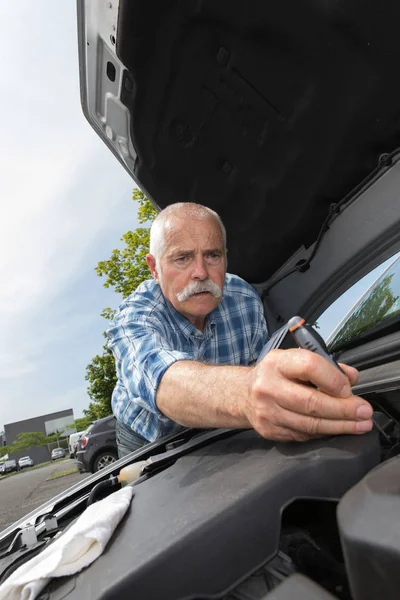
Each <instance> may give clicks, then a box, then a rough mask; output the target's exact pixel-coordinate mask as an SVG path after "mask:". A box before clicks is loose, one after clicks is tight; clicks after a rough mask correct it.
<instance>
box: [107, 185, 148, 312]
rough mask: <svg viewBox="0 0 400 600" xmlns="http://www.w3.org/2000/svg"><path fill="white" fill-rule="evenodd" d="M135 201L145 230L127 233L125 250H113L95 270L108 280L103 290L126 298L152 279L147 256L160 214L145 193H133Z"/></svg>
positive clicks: (141, 228) (124, 240) (140, 229)
mask: <svg viewBox="0 0 400 600" xmlns="http://www.w3.org/2000/svg"><path fill="white" fill-rule="evenodd" d="M132 198H133V200H134V201H135V202H138V204H139V208H138V221H139V224H140V225H143V227H138V228H137V229H135V231H128V232H127V233H125V234H124V235H123V236H122V238H121V241H122V242H123V243H124V247H123V248H122V249H115V250H113V251H112V253H111V256H110V258H109V259H108V260H102V261H100V262H99V263H98V265H97V267H96V272H97V275H99V277H105V278H106V280H105V282H104V284H103V285H104V287H105V288H109V287H112V288H114V290H115V291H116V292H117V293H118V294H121V295H122V297H123V298H126V297H127V296H129V294H131V293H132V292H133V291H134V290H135V289H136V288H137V287H138V285H139V284H141V283H142V281H144V280H145V279H148V278H149V270H148V268H147V263H146V254H147V253H148V252H149V241H150V224H151V221H152V220H153V219H154V217H155V216H156V214H157V211H156V210H155V208H154V207H153V205H152V204H151V202H150V200H149V199H148V198H146V196H145V195H144V194H143V192H142V191H140V190H138V189H135V190H133V195H132ZM146 225H147V226H146ZM108 311H111V309H109V308H106V309H104V311H103V313H102V314H103V316H105V317H106V318H107V317H109V316H110V313H109V312H108Z"/></svg>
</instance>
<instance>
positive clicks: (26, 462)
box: [18, 456, 35, 469]
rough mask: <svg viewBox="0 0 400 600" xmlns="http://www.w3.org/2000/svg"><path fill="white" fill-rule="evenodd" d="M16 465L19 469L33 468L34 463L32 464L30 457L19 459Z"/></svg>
mask: <svg viewBox="0 0 400 600" xmlns="http://www.w3.org/2000/svg"><path fill="white" fill-rule="evenodd" d="M18 464H19V466H20V468H21V469H23V468H24V467H33V465H34V464H35V463H34V462H33V460H32V459H31V457H30V456H23V457H22V458H20V459H19V461H18Z"/></svg>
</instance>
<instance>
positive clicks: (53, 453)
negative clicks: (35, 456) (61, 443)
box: [51, 448, 65, 460]
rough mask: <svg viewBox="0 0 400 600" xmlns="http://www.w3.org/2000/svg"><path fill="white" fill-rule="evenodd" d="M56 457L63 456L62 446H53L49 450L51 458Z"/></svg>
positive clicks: (55, 458)
mask: <svg viewBox="0 0 400 600" xmlns="http://www.w3.org/2000/svg"><path fill="white" fill-rule="evenodd" d="M58 458H65V450H64V448H53V450H52V451H51V460H57V459H58Z"/></svg>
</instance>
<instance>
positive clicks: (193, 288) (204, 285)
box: [176, 279, 222, 302]
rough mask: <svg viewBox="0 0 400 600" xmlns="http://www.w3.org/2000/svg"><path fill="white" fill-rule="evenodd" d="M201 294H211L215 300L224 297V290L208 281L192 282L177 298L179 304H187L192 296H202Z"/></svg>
mask: <svg viewBox="0 0 400 600" xmlns="http://www.w3.org/2000/svg"><path fill="white" fill-rule="evenodd" d="M201 292H209V293H210V294H211V295H212V296H214V298H221V296H222V290H221V288H220V287H219V285H217V284H216V283H214V282H213V281H211V280H210V279H207V280H206V281H192V283H189V285H187V286H186V287H185V288H184V289H183V290H182V291H181V292H179V294H177V295H176V297H177V299H178V301H179V302H186V300H188V299H189V298H190V296H194V295H195V294H200V293H201Z"/></svg>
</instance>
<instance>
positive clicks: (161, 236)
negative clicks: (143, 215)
mask: <svg viewBox="0 0 400 600" xmlns="http://www.w3.org/2000/svg"><path fill="white" fill-rule="evenodd" d="M174 216H178V217H182V216H184V217H189V218H193V219H200V220H206V219H214V221H216V222H217V223H218V225H219V227H220V229H221V233H222V240H223V243H224V249H225V250H226V229H225V227H224V224H223V223H222V221H221V218H220V216H219V215H218V214H217V213H216V212H215V211H214V210H211V208H208V207H207V206H203V205H202V204H195V203H194V202H176V203H175V204H170V206H167V208H164V210H162V211H161V212H159V213H158V215H157V216H156V218H155V219H154V221H153V223H152V226H151V229H150V254H152V255H153V256H154V257H155V259H156V261H158V260H159V258H160V257H161V256H162V254H163V253H164V252H165V229H166V226H167V225H168V224H169V222H170V221H171V220H172V219H173V217H174Z"/></svg>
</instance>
